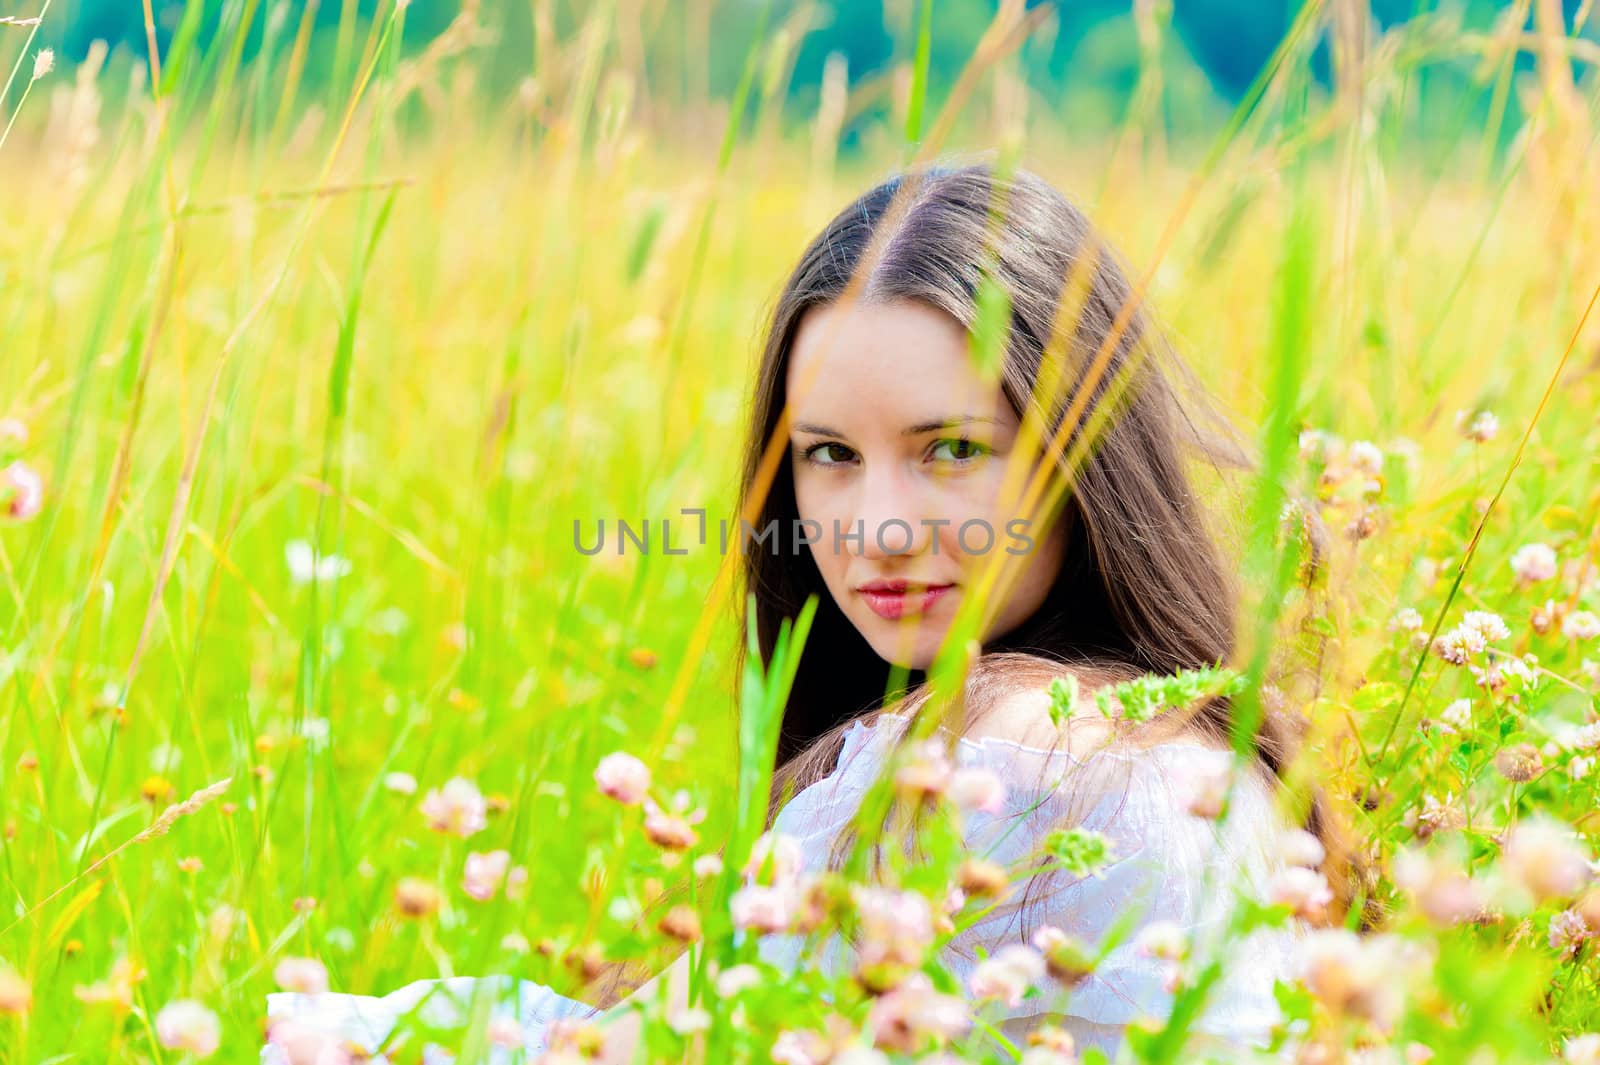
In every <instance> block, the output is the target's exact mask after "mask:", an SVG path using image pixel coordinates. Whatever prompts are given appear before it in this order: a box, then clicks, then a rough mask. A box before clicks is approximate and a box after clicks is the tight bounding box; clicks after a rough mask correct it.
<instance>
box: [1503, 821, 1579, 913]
mask: <svg viewBox="0 0 1600 1065" xmlns="http://www.w3.org/2000/svg"><path fill="white" fill-rule="evenodd" d="M1501 863H1502V865H1503V866H1504V867H1505V870H1506V872H1507V873H1508V874H1509V875H1510V877H1511V879H1512V881H1513V882H1514V883H1516V884H1517V885H1518V886H1520V887H1522V888H1523V889H1524V890H1526V891H1527V892H1528V894H1530V895H1532V896H1533V898H1534V900H1535V901H1536V902H1546V901H1549V900H1551V899H1559V898H1569V897H1571V896H1572V895H1574V894H1576V893H1577V892H1578V890H1579V889H1580V888H1582V887H1583V885H1584V883H1585V882H1586V881H1587V880H1588V879H1589V863H1588V861H1587V857H1586V855H1585V854H1584V852H1583V849H1582V848H1581V847H1580V846H1579V845H1578V844H1577V842H1576V841H1574V839H1573V837H1572V832H1571V830H1570V829H1569V828H1567V827H1566V826H1564V825H1562V824H1560V823H1558V822H1556V821H1553V820H1550V819H1549V818H1543V817H1539V818H1530V819H1529V820H1526V821H1523V822H1521V823H1519V824H1518V825H1517V826H1516V827H1515V828H1514V829H1512V830H1511V834H1510V836H1509V837H1508V838H1507V839H1506V842H1505V847H1504V849H1503V850H1502V851H1501Z"/></svg>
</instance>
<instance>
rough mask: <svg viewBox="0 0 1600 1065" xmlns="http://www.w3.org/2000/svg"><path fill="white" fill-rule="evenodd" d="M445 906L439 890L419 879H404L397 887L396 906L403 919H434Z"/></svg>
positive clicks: (413, 877)
mask: <svg viewBox="0 0 1600 1065" xmlns="http://www.w3.org/2000/svg"><path fill="white" fill-rule="evenodd" d="M443 904H444V896H443V895H442V894H440V893H439V889H438V888H436V887H434V886H433V885H432V884H430V883H429V882H428V881H426V880H423V879H421V878H419V877H415V876H408V877H402V878H401V880H400V882H399V883H398V884H396V885H395V888H394V905H395V909H397V910H399V911H400V916H402V917H411V918H422V917H432V916H433V915H434V914H436V913H438V912H439V907H440V906H441V905H443Z"/></svg>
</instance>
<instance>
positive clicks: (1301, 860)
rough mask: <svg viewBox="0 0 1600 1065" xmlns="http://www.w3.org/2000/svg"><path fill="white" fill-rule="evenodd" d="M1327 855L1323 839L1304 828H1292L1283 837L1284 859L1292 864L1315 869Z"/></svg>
mask: <svg viewBox="0 0 1600 1065" xmlns="http://www.w3.org/2000/svg"><path fill="white" fill-rule="evenodd" d="M1327 856H1328V852H1327V850H1326V849H1325V848H1324V847H1323V846H1322V841H1321V840H1320V839H1318V838H1317V837H1316V836H1314V835H1312V834H1311V833H1310V832H1307V831H1306V830H1305V829H1303V828H1296V829H1292V830H1290V831H1289V832H1288V833H1286V834H1285V836H1284V838H1283V860H1284V861H1285V862H1287V863H1288V864H1290V865H1299V866H1304V867H1305V868H1307V869H1315V868H1316V867H1317V866H1319V865H1321V864H1322V861H1323V859H1324V858H1326V857H1327Z"/></svg>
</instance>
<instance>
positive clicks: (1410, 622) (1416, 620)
mask: <svg viewBox="0 0 1600 1065" xmlns="http://www.w3.org/2000/svg"><path fill="white" fill-rule="evenodd" d="M1389 628H1390V629H1397V630H1399V631H1401V632H1416V631H1417V630H1418V629H1420V628H1422V615H1421V614H1419V613H1417V612H1416V611H1415V610H1413V609H1412V608H1411V607H1401V608H1400V609H1399V610H1397V611H1395V615H1394V617H1392V618H1390V619H1389Z"/></svg>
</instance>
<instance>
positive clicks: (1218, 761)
mask: <svg viewBox="0 0 1600 1065" xmlns="http://www.w3.org/2000/svg"><path fill="white" fill-rule="evenodd" d="M1232 779H1233V755H1232V754H1230V753H1228V752H1227V751H1212V750H1206V751H1201V752H1197V754H1196V755H1195V757H1194V758H1192V759H1189V760H1187V761H1186V762H1185V763H1184V764H1183V767H1182V770H1181V774H1180V776H1179V778H1178V781H1177V790H1178V794H1179V797H1180V800H1181V801H1182V802H1183V807H1184V809H1185V810H1187V811H1189V813H1190V814H1192V815H1193V816H1195V817H1205V818H1210V819H1213V820H1214V819H1216V818H1217V817H1220V816H1221V815H1222V804H1223V802H1224V800H1226V799H1227V797H1228V786H1229V784H1230V783H1231V782H1232Z"/></svg>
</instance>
